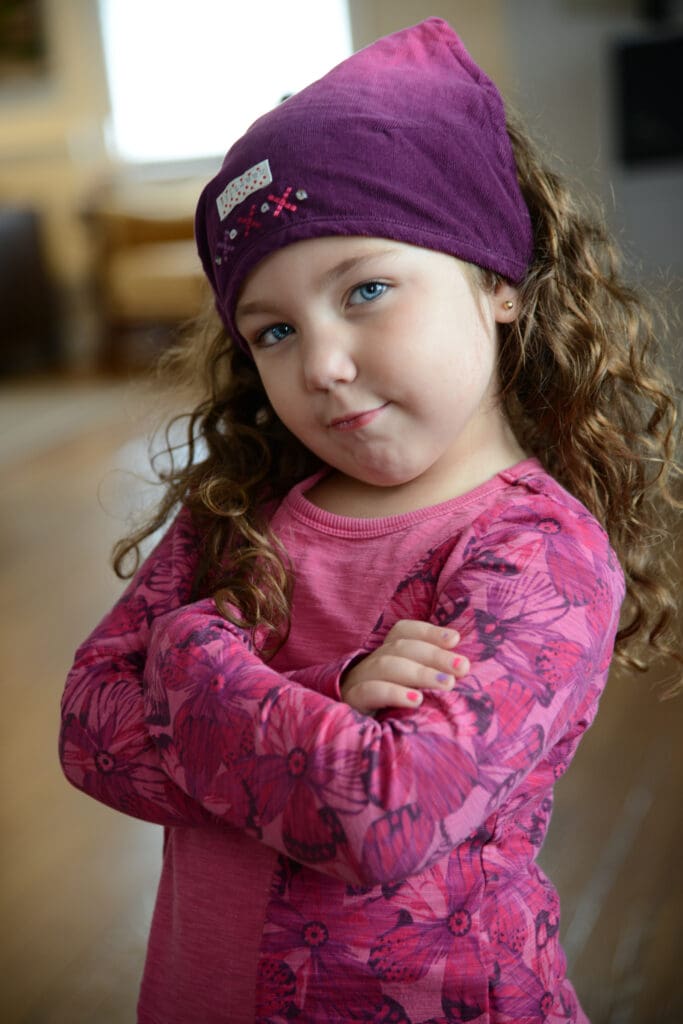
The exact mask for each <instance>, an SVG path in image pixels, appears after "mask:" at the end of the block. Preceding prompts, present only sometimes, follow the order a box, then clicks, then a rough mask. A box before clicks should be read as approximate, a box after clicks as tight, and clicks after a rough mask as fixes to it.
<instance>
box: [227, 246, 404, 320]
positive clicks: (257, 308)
mask: <svg viewBox="0 0 683 1024" xmlns="http://www.w3.org/2000/svg"><path fill="white" fill-rule="evenodd" d="M396 255H398V253H397V251H396V249H377V250H375V251H374V252H367V253H362V254H361V255H359V256H350V257H349V258H348V259H345V260H341V261H340V262H339V263H335V265H334V266H333V267H330V269H329V270H326V271H325V273H324V274H321V276H320V277H319V278H318V285H319V287H321V288H327V287H328V286H329V285H331V284H334V282H335V281H337V280H338V279H339V278H340V277H343V276H344V274H347V273H348V272H349V271H350V270H356V269H358V268H360V267H362V266H363V265H364V264H366V263H369V262H370V261H371V260H375V259H378V258H379V257H384V256H396ZM273 312H274V310H273V309H272V307H271V306H269V305H268V300H267V299H266V300H264V301H261V300H260V299H255V300H254V301H253V302H238V303H237V306H236V307H235V320H237V319H238V317H244V316H251V315H253V314H255V313H273Z"/></svg>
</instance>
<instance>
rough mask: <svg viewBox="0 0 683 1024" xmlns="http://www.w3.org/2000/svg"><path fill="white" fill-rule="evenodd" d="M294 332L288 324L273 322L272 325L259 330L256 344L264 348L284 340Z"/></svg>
mask: <svg viewBox="0 0 683 1024" xmlns="http://www.w3.org/2000/svg"><path fill="white" fill-rule="evenodd" d="M293 333H294V328H293V327H291V326H290V325H289V324H273V326H272V327H266V329H265V330H264V331H261V333H260V334H259V335H257V338H256V344H257V345H262V346H263V347H264V348H270V347H272V346H273V345H277V343H278V342H280V341H284V340H285V338H288V337H289V335H290V334H293Z"/></svg>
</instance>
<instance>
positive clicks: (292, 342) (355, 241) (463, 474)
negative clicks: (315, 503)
mask: <svg viewBox="0 0 683 1024" xmlns="http://www.w3.org/2000/svg"><path fill="white" fill-rule="evenodd" d="M516 298H517V296H516V291H515V289H514V288H512V286H509V285H501V286H499V287H498V288H497V290H496V291H495V292H492V293H485V292H482V291H481V290H479V289H477V288H476V286H475V284H474V275H473V274H472V273H471V271H470V270H469V268H467V267H466V265H464V264H462V263H460V262H459V261H458V260H456V259H455V258H454V257H452V256H448V255H445V254H443V253H438V252H434V251H432V250H428V249H422V248H418V247H416V246H412V245H405V244H402V243H399V242H393V241H388V240H385V239H381V238H358V237H351V238H347V237H331V238H316V239H310V240H306V241H302V242H296V243H294V244H292V245H290V246H288V247H286V248H284V249H280V250H278V251H277V252H275V253H273V254H272V255H271V256H268V257H266V258H265V259H264V260H263V261H262V262H261V263H260V264H258V266H257V267H256V268H255V269H254V270H253V271H252V273H251V274H250V275H249V277H248V278H247V280H246V282H245V285H244V287H243V289H242V291H241V294H240V297H239V301H238V304H237V310H236V316H235V319H236V323H237V325H238V328H239V331H240V333H241V334H242V336H243V337H244V338H246V340H247V341H248V343H249V345H250V348H251V352H252V355H253V358H254V361H255V363H256V367H257V369H258V371H259V374H260V376H261V380H262V382H263V386H264V388H265V390H266V393H267V395H268V398H269V399H270V402H271V404H272V406H273V408H274V410H275V412H276V413H277V415H278V416H279V417H280V419H281V420H282V422H283V423H284V424H285V425H286V426H287V427H288V428H289V430H290V431H291V432H292V433H293V434H295V435H296V437H298V438H299V440H300V441H301V442H302V443H303V444H304V445H306V447H307V448H309V449H310V450H311V451H313V452H314V453H315V454H316V455H317V456H319V458H321V459H322V460H323V461H324V462H326V463H328V464H329V465H330V466H332V467H333V468H334V469H336V470H337V471H338V475H337V477H336V479H337V480H338V481H339V482H341V484H342V485H344V484H346V485H348V487H349V489H350V490H351V491H353V490H354V489H355V493H356V494H357V495H358V494H359V493H360V491H362V490H365V492H366V495H367V493H368V491H369V489H374V488H390V489H394V490H393V492H392V493H393V494H394V495H395V496H396V497H397V511H402V510H406V509H408V508H411V507H415V508H417V507H423V506H425V505H429V504H435V503H437V502H439V501H443V500H446V499H447V498H449V497H453V496H455V495H457V494H460V493H463V492H464V491H466V490H468V489H470V488H471V487H473V486H476V485H477V483H480V482H482V481H483V480H485V479H488V478H489V477H490V476H491V475H492V474H493V473H495V472H497V471H498V470H500V469H502V468H505V467H506V466H509V465H511V464H512V463H514V462H515V461H517V459H518V458H520V457H521V456H522V453H521V452H520V450H519V448H518V447H517V445H516V442H515V441H514V439H513V438H512V435H511V433H510V431H509V430H508V428H507V426H506V423H505V420H504V417H503V414H502V412H501V410H500V408H499V406H498V405H497V403H496V401H495V394H496V386H497V377H496V362H497V321H502V320H512V319H513V318H514V316H515V309H514V306H513V308H512V309H506V308H505V305H504V303H505V301H506V300H507V301H508V304H509V302H510V300H512V302H513V303H516ZM399 494H400V495H401V497H399Z"/></svg>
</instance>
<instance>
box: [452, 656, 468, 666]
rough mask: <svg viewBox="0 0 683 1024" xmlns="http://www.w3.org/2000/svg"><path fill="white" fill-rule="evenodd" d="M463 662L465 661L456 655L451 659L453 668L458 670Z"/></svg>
mask: <svg viewBox="0 0 683 1024" xmlns="http://www.w3.org/2000/svg"><path fill="white" fill-rule="evenodd" d="M464 661H465V659H464V658H461V657H459V656H458V655H456V657H455V658H453V668H460V666H461V665H462V664H463V663H464Z"/></svg>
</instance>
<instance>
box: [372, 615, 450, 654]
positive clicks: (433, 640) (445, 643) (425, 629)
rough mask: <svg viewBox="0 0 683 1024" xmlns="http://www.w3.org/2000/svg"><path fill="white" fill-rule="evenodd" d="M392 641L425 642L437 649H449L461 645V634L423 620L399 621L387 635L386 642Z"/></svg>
mask: <svg viewBox="0 0 683 1024" xmlns="http://www.w3.org/2000/svg"><path fill="white" fill-rule="evenodd" d="M390 639H391V640H394V639H396V640H399V639H406V640H423V641H425V643H429V644H434V646H435V647H443V648H446V649H448V648H451V647H455V645H456V644H457V643H459V641H460V634H459V633H458V631H457V629H450V628H449V627H444V626H436V625H434V623H433V622H423V621H422V620H421V619H399V621H398V622H396V623H394V625H393V626H392V627H391V629H390V630H389V632H388V633H387V636H386V639H385V641H384V642H385V643H386V642H387V640H390Z"/></svg>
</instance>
